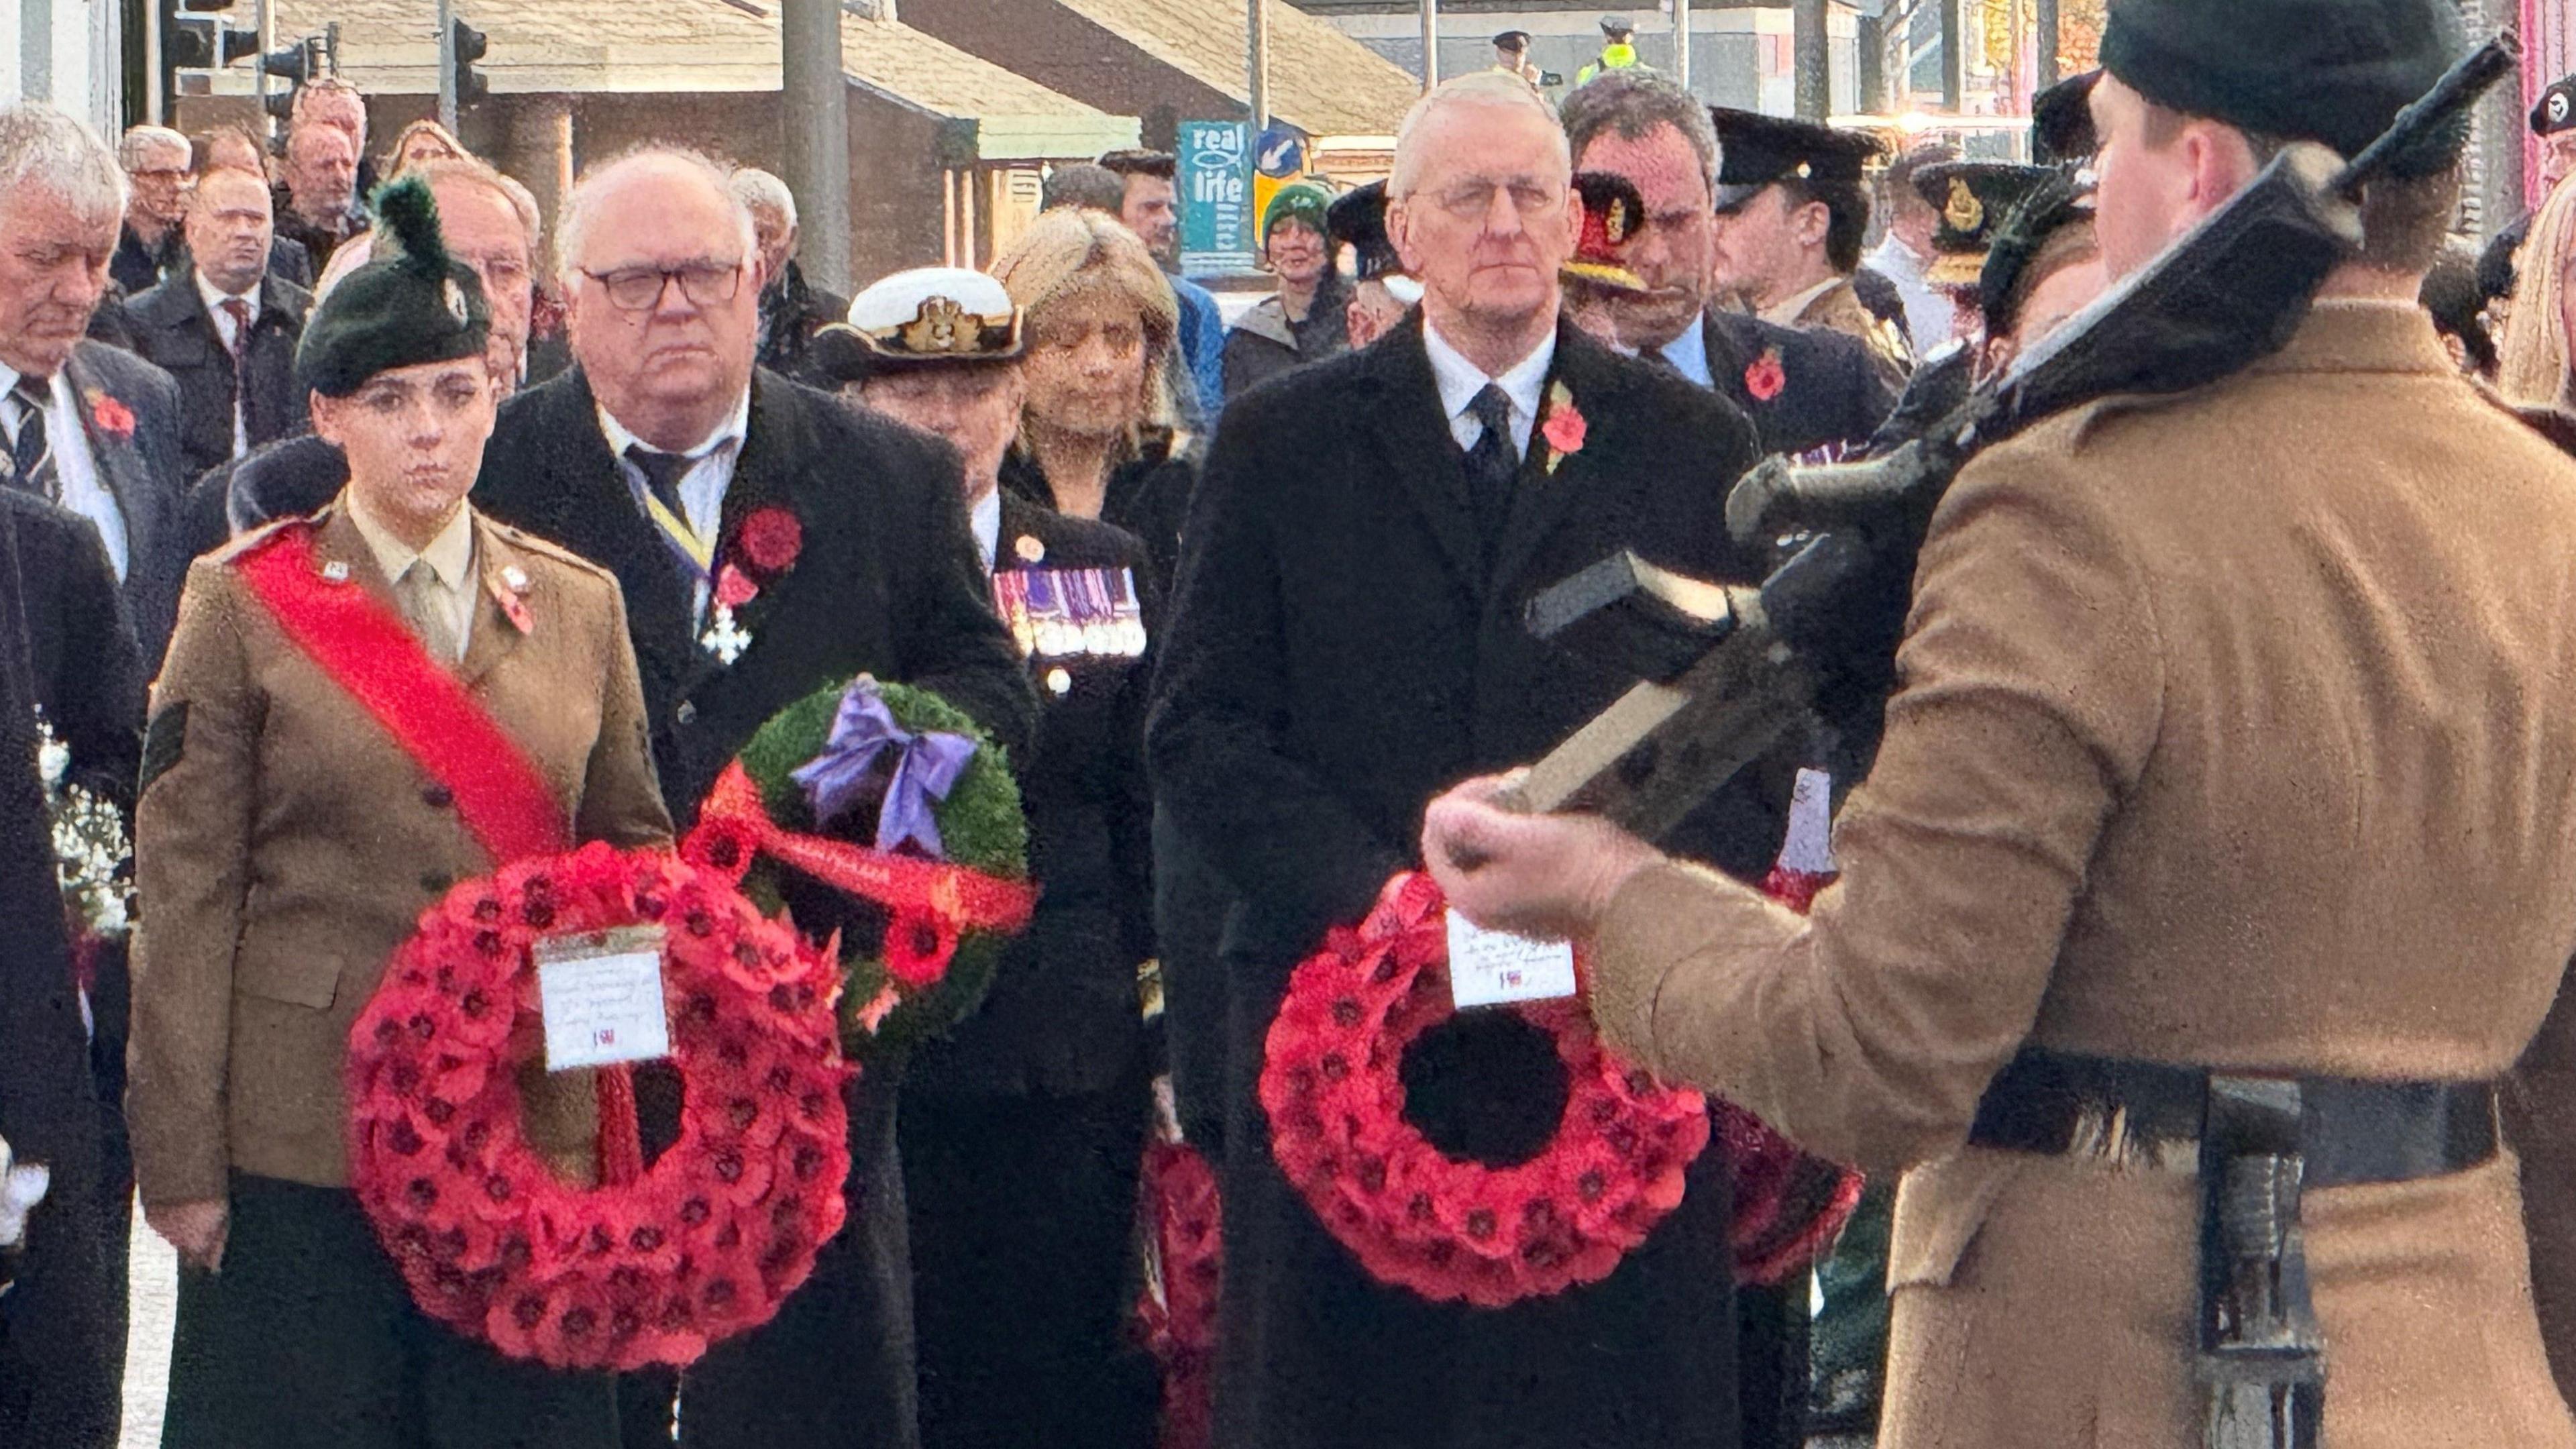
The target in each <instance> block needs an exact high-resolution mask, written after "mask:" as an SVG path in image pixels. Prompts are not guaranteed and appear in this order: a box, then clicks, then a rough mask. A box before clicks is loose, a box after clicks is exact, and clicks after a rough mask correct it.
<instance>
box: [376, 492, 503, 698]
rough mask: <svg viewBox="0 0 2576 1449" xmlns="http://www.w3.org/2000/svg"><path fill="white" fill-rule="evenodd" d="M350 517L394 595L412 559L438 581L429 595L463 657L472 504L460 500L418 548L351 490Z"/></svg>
mask: <svg viewBox="0 0 2576 1449" xmlns="http://www.w3.org/2000/svg"><path fill="white" fill-rule="evenodd" d="M349 521H350V522H351V523H353V524H355V525H357V529H358V537H360V538H363V539H365V540H366V541H367V551H368V552H369V553H372V554H374V555H375V557H376V567H377V568H379V569H382V570H383V571H384V575H385V582H386V583H389V584H392V585H393V586H394V588H395V590H396V593H397V596H399V594H400V591H401V588H402V579H403V575H404V574H407V573H409V572H411V566H412V565H413V564H415V563H424V564H427V565H428V566H429V573H430V577H431V578H433V579H435V580H436V581H437V584H436V587H435V588H433V589H432V590H431V597H432V598H433V599H434V600H435V601H436V603H437V606H438V609H439V611H440V613H441V614H443V615H444V616H445V622H446V624H447V628H448V634H449V637H451V638H453V639H454V640H455V641H456V659H463V658H464V657H465V647H466V645H467V644H468V643H469V642H470V641H471V640H472V638H473V634H474V583H475V580H474V510H473V509H472V508H469V507H466V506H464V505H462V504H459V505H458V506H457V509H456V513H455V515H454V516H453V517H450V518H449V519H448V520H447V525H446V526H445V527H443V528H441V529H440V530H439V531H438V535H437V537H435V538H432V539H431V540H430V541H429V543H428V545H427V546H426V547H422V548H413V547H412V546H411V545H409V544H407V543H404V542H403V541H402V540H401V539H399V538H396V537H394V536H393V534H392V533H391V532H390V531H389V530H387V529H386V528H385V526H384V525H383V524H381V523H378V522H377V521H376V520H375V519H374V518H372V517H370V516H368V513H367V510H366V507H365V505H364V504H362V503H360V502H359V500H358V495H357V493H356V492H355V491H354V490H352V491H351V492H350V494H349ZM448 662H449V663H454V662H455V660H449V661H448Z"/></svg>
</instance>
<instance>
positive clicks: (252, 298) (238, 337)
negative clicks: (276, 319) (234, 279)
mask: <svg viewBox="0 0 2576 1449" xmlns="http://www.w3.org/2000/svg"><path fill="white" fill-rule="evenodd" d="M196 276H197V295H198V296H199V297H202V298H204V299H205V303H206V315H207V316H208V317H210V318H213V319H214V323H215V335H216V336H217V337H220V338H222V339H223V343H224V350H225V351H227V352H230V353H231V354H232V355H233V356H235V357H239V356H241V350H242V334H243V333H244V332H245V331H247V330H248V328H244V327H240V326H237V325H236V324H235V323H234V322H233V315H232V313H231V312H229V311H227V310H225V307H224V304H225V303H226V302H239V303H241V304H242V305H243V306H244V307H246V308H248V309H250V326H251V327H256V326H258V325H259V283H257V282H253V283H251V284H250V290H249V291H247V292H227V291H225V290H224V289H223V288H221V287H218V286H216V285H215V284H214V283H213V282H210V281H208V280H207V279H206V274H205V273H204V272H203V271H199V272H198V273H197V274H196ZM249 451H250V409H249V408H248V406H247V405H246V400H245V399H244V398H243V397H242V390H241V389H240V388H238V387H236V388H234V389H233V456H234V457H236V458H238V457H240V456H241V455H242V454H244V453H247V452H249Z"/></svg>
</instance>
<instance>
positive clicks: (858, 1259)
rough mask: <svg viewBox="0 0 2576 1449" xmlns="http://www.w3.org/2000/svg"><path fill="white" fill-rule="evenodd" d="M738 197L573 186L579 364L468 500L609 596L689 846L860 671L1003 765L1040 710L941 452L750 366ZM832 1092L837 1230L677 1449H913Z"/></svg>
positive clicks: (645, 1096) (535, 398)
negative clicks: (724, 797) (931, 712)
mask: <svg viewBox="0 0 2576 1449" xmlns="http://www.w3.org/2000/svg"><path fill="white" fill-rule="evenodd" d="M730 181H731V177H730V175H729V174H728V173H727V171H726V170H725V169H724V168H722V167H720V166H718V165H716V164H715V163H714V162H712V161H709V160H708V159H707V158H705V157H703V156H700V155H697V154H695V153H693V152H687V151H681V150H676V149H672V148H667V147H647V148H645V149H643V150H640V151H637V152H635V153H633V154H630V155H628V156H625V157H622V158H620V159H617V160H614V161H611V162H608V163H607V164H605V165H603V166H600V167H598V168H596V169H594V170H592V171H591V172H589V173H588V174H586V175H585V176H583V177H582V178H581V180H580V181H579V182H577V183H576V184H575V185H574V187H573V190H572V194H571V196H570V198H569V199H568V201H567V203H566V206H565V220H564V226H563V232H562V235H561V236H560V238H559V241H560V253H561V260H560V264H559V265H560V268H561V281H562V284H563V289H564V293H565V296H566V299H567V304H568V308H569V312H568V316H569V321H570V324H571V330H572V351H573V359H574V366H573V368H572V370H570V371H569V372H566V373H564V374H563V375H562V376H560V377H558V378H555V379H554V380H553V381H551V382H548V383H546V384H544V385H543V386H540V387H537V388H534V389H531V390H530V391H528V392H525V393H522V394H520V395H519V396H518V397H516V398H514V399H512V400H511V401H510V403H509V404H508V405H507V406H505V407H504V408H502V409H501V417H500V424H499V427H498V428H497V430H496V431H495V432H494V433H493V435H492V444H491V447H490V448H489V449H488V450H487V451H486V453H485V455H484V462H483V477H482V481H481V483H480V484H478V485H477V487H476V490H475V497H474V501H475V503H476V505H477V506H479V507H481V508H483V509H484V510H485V511H486V512H488V513H490V514H491V515H492V516H493V517H495V518H499V519H502V520H505V521H507V522H510V523H513V524H517V525H519V526H521V527H524V528H526V529H528V530H530V531H532V532H534V533H537V534H540V535H543V536H545V537H547V538H550V539H553V540H554V541H555V542H557V543H560V544H562V545H564V546H565V547H567V548H570V549H572V550H573V551H574V552H576V553H578V554H581V555H582V556H583V557H585V558H588V559H590V560H591V561H592V562H594V563H597V564H599V565H601V566H603V567H605V568H607V569H609V570H611V571H613V572H614V573H615V574H616V575H617V578H618V582H619V583H620V584H622V585H623V586H624V588H625V593H626V610H627V622H628V626H629V628H630V630H631V632H632V635H633V638H634V643H635V655H636V661H637V663H638V665H639V666H640V667H641V669H642V673H643V682H644V703H645V711H646V715H647V717H648V719H649V720H650V722H651V732H652V743H653V759H654V762H655V764H656V766H657V767H658V769H659V771H660V774H661V781H662V796H663V798H664V799H665V800H666V801H667V802H669V804H670V807H671V814H672V816H673V818H674V819H675V820H676V821H677V822H678V823H679V825H680V828H681V829H682V830H684V831H685V830H686V829H687V828H688V824H689V822H690V821H691V820H692V819H693V818H694V817H695V815H696V813H697V808H698V802H699V801H700V800H701V799H702V798H703V797H704V796H705V794H706V792H707V787H708V785H709V784H711V783H712V782H713V781H714V779H715V777H716V775H717V773H718V772H719V771H721V770H722V769H723V768H724V767H725V765H726V764H727V763H728V762H730V761H731V760H732V758H733V757H734V755H735V754H736V752H738V751H739V750H741V748H742V747H743V745H744V744H745V743H746V742H747V741H749V739H750V738H751V735H752V733H753V731H755V730H757V729H758V728H759V727H760V726H761V724H762V723H763V722H764V721H766V720H767V719H768V718H769V717H770V716H771V715H773V714H776V713H777V712H778V711H779V710H781V709H783V708H785V707H786V706H788V705H790V704H792V703H794V702H796V701H797V700H800V699H802V698H804V697H805V696H807V695H809V694H811V693H813V692H814V691H816V690H818V689H822V688H825V687H827V686H831V685H836V684H841V683H845V682H846V681H848V680H849V679H850V678H852V677H853V676H855V675H857V674H860V673H863V672H864V673H873V674H874V675H876V676H877V677H878V678H880V679H891V680H900V681H902V682H904V683H907V684H914V685H919V686H921V687H923V688H926V689H929V690H932V691H934V692H936V693H937V694H939V695H940V696H941V697H942V698H944V699H946V700H947V701H949V702H950V703H952V704H954V705H956V706H957V707H958V708H960V709H963V710H965V711H966V712H967V713H969V714H971V715H973V716H975V718H976V719H978V720H979V721H981V722H982V723H983V724H984V725H985V726H986V727H987V728H988V729H990V730H991V731H992V733H993V736H994V738H995V739H997V740H999V741H1000V742H1001V743H1002V744H1003V745H1004V746H1005V747H1007V748H1008V749H1009V750H1010V752H1011V754H1012V755H1013V756H1014V757H1015V758H1016V757H1018V756H1020V755H1021V754H1023V753H1024V751H1025V749H1026V747H1027V745H1028V743H1029V738H1030V734H1031V732H1032V730H1033V728H1034V726H1035V722H1036V712H1037V701H1036V697H1035V695H1034V694H1033V693H1032V692H1031V690H1030V687H1029V683H1028V678H1027V675H1026V674H1025V673H1024V671H1023V669H1022V666H1021V661H1020V655H1019V649H1018V646H1017V645H1016V644H1015V643H1014V642H1013V640H1012V637H1011V634H1010V632H1009V630H1007V629H1006V628H1005V627H1004V626H1003V625H1002V622H1001V620H1000V619H999V618H998V617H997V616H996V615H995V614H994V612H993V605H992V594H991V586H990V584H989V583H988V582H987V580H986V577H985V573H984V569H983V565H982V561H981V559H980V558H979V557H978V555H977V553H976V548H975V541H974V537H973V535H972V533H971V532H970V531H969V530H968V528H967V523H966V503H965V489H964V486H963V481H962V480H963V473H962V465H961V464H960V462H959V460H958V456H957V453H956V451H955V450H954V449H952V448H950V447H949V446H948V445H946V444H944V443H940V442H937V441H935V440H933V439H931V438H929V437H928V436H926V435H924V434H921V433H916V432H913V431H911V430H909V429H906V428H903V427H901V426H898V425H897V424H894V423H892V422H889V421H887V420H885V419H884V418H881V417H878V416H876V415H875V414H872V413H866V412H862V411H859V410H857V409H853V408H849V407H846V406H844V405H843V404H841V403H840V402H839V401H838V400H837V399H835V398H833V397H831V396H829V395H828V394H825V393H820V392H816V391H814V390H812V389H810V388H806V387H802V386H799V385H798V384H796V383H793V382H790V381H788V380H787V379H785V378H782V377H780V376H778V375H777V374H775V373H771V372H767V371H764V370H761V369H759V368H757V367H755V366H754V364H753V356H754V353H755V351H756V350H757V348H758V345H759V330H760V318H759V299H760V290H761V286H762V283H763V282H764V280H765V278H764V276H763V269H762V264H761V260H760V253H759V251H758V248H757V246H756V245H755V241H754V236H753V228H752V218H751V213H750V211H749V210H748V209H747V208H746V207H745V206H744V205H743V204H742V201H741V200H740V199H739V198H738V197H737V196H736V195H735V194H734V192H733V190H732V189H731V186H730ZM772 510H785V511H786V512H788V513H790V514H792V515H793V516H794V517H795V519H796V521H797V524H798V529H797V533H798V535H799V538H800V540H801V542H800V544H799V546H798V547H797V549H796V550H795V556H794V558H793V559H792V560H791V561H790V562H789V563H788V564H787V566H786V567H785V568H783V569H772V568H762V569H759V570H757V572H758V573H759V574H760V576H762V577H763V578H764V579H765V580H766V582H765V583H764V584H763V585H762V587H761V591H760V596H759V597H758V598H756V599H754V600H752V601H750V602H749V603H747V604H745V605H743V606H742V608H741V609H740V610H739V611H736V610H734V609H732V608H728V607H725V606H723V605H721V604H719V603H718V602H717V601H716V600H715V599H714V598H713V597H712V588H711V582H712V579H713V578H714V577H716V576H718V575H720V574H722V573H724V572H725V571H726V570H727V567H728V565H729V563H730V562H731V561H732V560H734V559H736V558H737V557H740V556H741V555H739V554H737V552H736V550H738V549H739V548H741V547H742V540H741V532H742V527H743V522H744V520H745V519H746V518H748V517H750V516H752V515H754V514H757V513H767V512H770V511H772ZM637 1086H638V1095H639V1097H640V1098H642V1105H643V1108H644V1115H645V1119H646V1121H645V1126H646V1131H647V1133H648V1136H649V1135H650V1134H651V1133H652V1132H653V1131H654V1128H655V1125H656V1124H655V1120H654V1119H655V1118H656V1116H657V1115H658V1116H660V1117H661V1118H662V1122H663V1125H665V1126H667V1125H668V1123H669V1121H670V1120H671V1118H672V1116H674V1115H675V1114H676V1108H677V1095H678V1094H677V1091H676V1086H675V1084H674V1083H672V1082H671V1081H669V1080H667V1079H660V1078H657V1077H656V1075H655V1074H654V1073H653V1072H651V1071H650V1070H647V1071H646V1072H643V1073H639V1079H638V1082H637ZM851 1090H852V1093H853V1097H852V1102H851V1112H850V1130H851V1136H852V1142H851V1163H852V1182H851V1186H850V1203H851V1214H852V1220H851V1222H850V1225H849V1227H848V1228H846V1229H845V1230H843V1232H842V1233H841V1234H840V1236H839V1237H837V1238H835V1239H834V1240H833V1241H832V1242H831V1243H830V1244H829V1245H827V1246H826V1247H825V1248H824V1249H823V1255H822V1259H821V1261H820V1262H819V1263H818V1264H817V1265H816V1268H815V1276H814V1279H813V1281H811V1282H809V1283H808V1284H807V1285H806V1286H805V1287H804V1288H803V1289H802V1290H800V1291H799V1292H798V1294H797V1295H796V1296H795V1297H793V1298H791V1299H789V1300H788V1302H787V1304H786V1306H785V1308H784V1309H782V1310H781V1312H780V1313H779V1316H778V1317H777V1318H776V1319H774V1320H772V1321H771V1322H770V1323H768V1324H767V1325H765V1326H764V1327H762V1328H760V1329H758V1330H756V1331H754V1332H753V1333H751V1334H749V1335H746V1336H745V1337H743V1338H739V1339H735V1340H732V1341H730V1342H727V1343H724V1344H721V1345H719V1346H718V1347H717V1348H716V1349H715V1350H714V1351H712V1352H710V1353H709V1354H708V1355H707V1357H706V1358H705V1359H704V1360H702V1361H701V1362H700V1363H699V1364H698V1366H697V1367H696V1368H694V1369H692V1370H691V1371H690V1376H689V1381H688V1385H687V1396H688V1404H689V1410H688V1420H687V1428H686V1436H687V1437H686V1439H685V1441H684V1442H686V1443H687V1444H688V1445H690V1446H691V1449H720V1446H727V1445H734V1444H742V1445H769V1444H797V1445H814V1446H822V1449H828V1446H833V1445H840V1444H849V1445H868V1446H871V1449H875V1446H892V1449H906V1446H910V1445H913V1444H915V1443H917V1442H918V1440H917V1437H916V1431H915V1426H914V1422H913V1357H912V1347H911V1345H912V1323H911V1296H910V1284H909V1281H908V1277H907V1273H906V1269H905V1263H906V1252H905V1244H906V1235H905V1224H904V1206H903V1184H902V1177H901V1169H900V1165H899V1163H898V1160H897V1157H896V1152H895V1141H894V1122H895V1097H894V1092H893V1090H892V1086H891V1084H890V1081H889V1079H887V1078H886V1077H885V1076H884V1074H878V1073H871V1074H870V1075H869V1076H868V1077H867V1078H866V1079H865V1080H863V1081H860V1082H857V1083H854V1084H853V1086H852V1089H851ZM626 1404H627V1410H628V1414H629V1417H630V1418H633V1419H636V1420H639V1421H642V1420H647V1419H651V1420H655V1421H657V1422H656V1423H655V1425H654V1427H656V1428H659V1429H661V1431H662V1432H663V1433H664V1434H667V1425H668V1423H669V1417H668V1415H669V1406H670V1398H669V1395H668V1393H667V1390H666V1389H662V1388H657V1387H648V1386H647V1385H646V1384H645V1382H644V1381H643V1380H642V1379H640V1378H639V1379H638V1380H637V1381H635V1382H633V1383H630V1385H629V1392H628V1395H627V1401H626ZM637 1442H642V1441H640V1440H639V1441H637ZM655 1442H667V1440H666V1439H656V1440H655Z"/></svg>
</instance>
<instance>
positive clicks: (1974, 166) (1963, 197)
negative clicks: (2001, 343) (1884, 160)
mask: <svg viewBox="0 0 2576 1449" xmlns="http://www.w3.org/2000/svg"><path fill="white" fill-rule="evenodd" d="M2056 175H2057V171H2056V169H2055V168H2054V167H2049V166H2020V165H2016V164H2014V163H2013V162H2010V161H1944V162H1941V163H1939V164H1937V165H1933V166H1926V167H1923V168H1922V169H1920V170H1918V171H1916V172H1915V173H1914V193H1915V195H1917V196H1920V197H1922V198H1923V204H1924V205H1926V206H1929V207H1931V208H1932V210H1933V211H1935V212H1937V213H1939V215H1940V218H1941V224H1940V225H1939V226H1938V227H1937V228H1935V229H1934V230H1933V233H1932V251H1933V257H1932V263H1931V265H1930V266H1928V267H1926V268H1924V271H1923V280H1924V281H1926V282H1929V283H1931V284H1932V285H1933V286H1936V287H1968V288H1973V287H1975V286H1976V285H1977V277H1978V274H1979V273H1980V272H1981V271H1982V270H1983V268H1984V267H1985V262H1986V249H1987V248H1988V247H1990V246H1992V245H1994V240H1995V232H1996V231H1997V230H1998V229H1999V228H2000V227H2002V225H2003V221H2004V218H2005V217H2006V216H2008V215H2010V214H2011V212H2012V210H2013V208H2014V207H2016V206H2019V205H2020V204H2021V202H2022V198H2024V197H2026V196H2028V195H2030V194H2031V193H2032V192H2033V191H2036V190H2038V189H2039V187H2040V184H2041V183H2042V182H2045V181H2048V180H2050V179H2052V178H2054V177H2055V176H2056Z"/></svg>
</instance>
